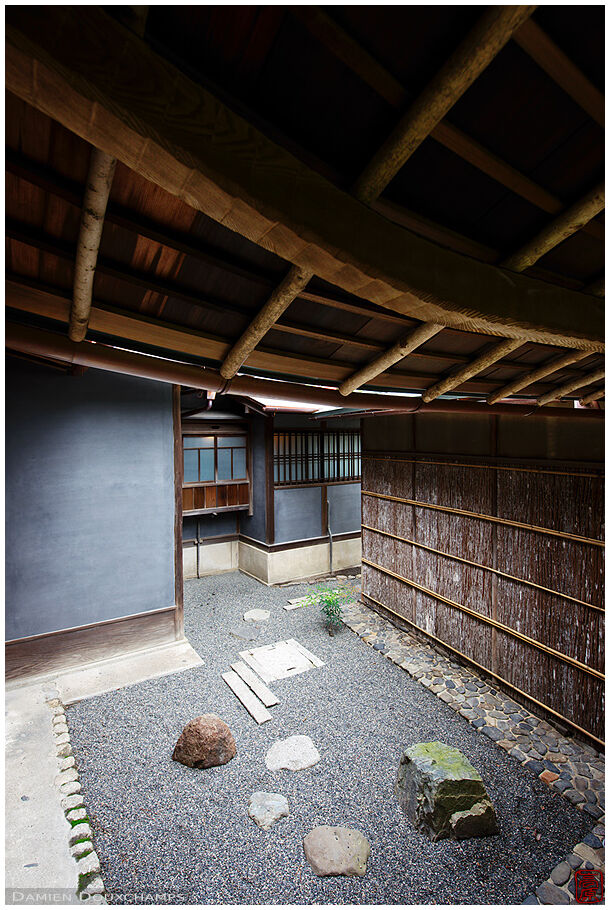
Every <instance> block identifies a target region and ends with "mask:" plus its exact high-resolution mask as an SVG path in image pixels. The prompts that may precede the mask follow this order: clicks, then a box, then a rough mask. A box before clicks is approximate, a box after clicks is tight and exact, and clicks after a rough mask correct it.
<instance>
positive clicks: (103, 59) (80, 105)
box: [6, 6, 604, 351]
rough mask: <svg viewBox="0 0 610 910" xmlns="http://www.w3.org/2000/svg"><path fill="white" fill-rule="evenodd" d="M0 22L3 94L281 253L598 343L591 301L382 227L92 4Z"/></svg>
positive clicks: (526, 330) (546, 334)
mask: <svg viewBox="0 0 610 910" xmlns="http://www.w3.org/2000/svg"><path fill="white" fill-rule="evenodd" d="M6 19H7V28H6V37H7V49H6V87H7V89H8V90H9V91H11V92H13V93H14V94H16V95H17V96H18V97H20V98H22V99H23V100H24V101H26V102H27V103H28V104H31V105H32V106H34V107H35V108H37V109H39V110H42V111H44V112H45V113H46V114H48V115H49V116H51V117H52V118H54V119H55V120H57V121H59V122H60V123H62V124H63V125H64V126H65V127H67V128H68V129H70V130H72V131H73V132H75V133H76V134H77V135H79V136H81V137H82V138H84V139H86V140H87V141H89V142H91V143H92V144H93V145H95V146H97V147H98V148H102V149H103V150H104V151H106V152H107V153H108V154H112V155H114V157H117V158H118V159H119V160H121V161H122V162H124V163H125V164H126V165H127V166H128V167H130V168H132V169H133V170H134V171H136V172H137V173H139V174H142V175H143V176H144V177H146V178H147V179H148V180H151V181H153V182H155V183H157V184H158V185H159V186H162V187H163V188H164V189H165V190H166V191H167V192H169V193H172V194H173V195H175V196H178V197H180V198H181V199H183V200H184V201H185V202H186V203H187V204H189V205H191V206H193V207H195V208H197V209H199V210H200V211H203V212H204V213H205V214H206V215H208V216H209V217H210V218H213V219H214V220H216V221H219V222H221V223H223V224H224V225H225V226H227V227H229V228H231V229H232V230H234V231H236V232H238V233H241V234H243V235H244V236H245V237H247V238H248V239H249V240H251V241H253V242H255V243H258V244H260V245H261V246H262V247H264V248H265V249H269V250H272V251H273V252H274V253H276V254H278V255H280V256H282V257H284V259H286V260H287V261H288V262H292V263H294V264H295V265H298V266H299V267H301V268H303V269H310V270H312V271H313V272H315V274H316V275H318V276H320V277H321V278H323V279H324V280H325V281H327V282H329V283H331V284H334V285H337V286H338V287H341V288H343V289H344V290H346V291H348V292H350V293H353V294H356V295H358V296H360V297H363V298H365V299H368V300H371V301H372V302H374V303H376V304H378V305H379V306H382V307H385V308H386V309H387V310H389V311H393V312H394V313H400V314H403V315H406V316H409V317H410V318H414V319H418V320H419V321H421V322H436V323H438V324H440V325H446V326H452V327H455V328H458V329H462V330H465V331H475V332H481V333H485V334H488V335H496V336H500V337H511V338H523V340H524V341H525V340H528V341H535V342H539V343H542V344H552V345H557V346H559V347H561V346H564V347H570V348H576V349H582V350H588V351H602V350H603V344H604V314H603V305H602V303H601V301H598V300H596V299H595V298H594V297H592V296H590V295H585V294H581V293H578V292H575V291H571V290H567V289H564V288H558V287H555V286H551V285H548V284H546V283H544V282H542V281H539V280H536V279H533V278H530V277H526V276H523V275H516V274H515V273H510V274H509V273H507V272H506V271H503V270H502V269H499V268H497V267H496V266H494V265H489V264H486V263H480V262H476V261H474V260H473V259H471V258H469V257H467V256H462V255H460V254H457V253H454V252H451V251H450V250H446V249H444V248H442V247H441V246H440V245H437V244H435V243H433V242H431V241H429V240H426V239H424V238H421V237H418V236H416V235H415V234H414V233H412V232H411V231H409V230H407V229H405V228H404V227H401V226H399V225H396V224H393V223H391V222H389V221H388V220H387V219H385V218H383V217H382V216H381V215H379V214H378V213H376V212H374V211H372V210H371V209H370V208H369V207H368V206H365V205H362V204H361V203H359V202H358V201H357V200H355V199H354V198H353V197H352V196H351V195H350V194H349V193H346V192H344V191H342V190H340V189H338V188H337V187H335V186H333V185H332V184H330V183H329V182H328V181H327V180H325V179H324V178H323V177H321V176H320V175H319V174H317V173H315V172H314V171H312V170H311V169H309V168H308V167H307V166H306V165H304V164H303V163H302V162H300V161H298V160H297V159H296V158H294V157H293V156H292V155H290V154H289V153H288V152H286V151H285V150H284V149H282V148H280V147H279V146H277V145H275V144H274V143H273V142H271V141H270V140H268V139H267V138H266V137H265V136H264V135H263V134H262V133H261V132H260V131H258V130H257V129H255V128H254V127H253V126H252V125H250V124H249V123H247V122H246V121H245V120H244V119H243V118H242V117H240V116H238V115H236V114H235V113H234V112H233V111H232V110H231V109H230V108H228V107H227V106H226V105H225V104H223V103H222V102H221V101H220V100H219V99H217V98H216V97H214V96H213V95H212V94H211V93H210V92H209V91H207V90H206V89H204V88H202V87H201V86H200V85H197V84H195V83H194V82H192V81H191V80H190V79H188V78H187V77H186V76H185V75H184V74H183V73H181V72H179V71H178V70H177V69H176V68H175V67H173V66H172V65H171V64H170V63H168V62H167V61H165V60H164V59H162V58H161V57H160V56H159V55H158V54H156V53H155V52H154V51H153V50H152V49H151V48H149V47H148V46H147V45H146V44H145V43H144V42H143V41H141V40H140V39H139V38H137V36H135V35H133V34H132V33H131V32H129V31H128V30H127V29H125V28H123V27H121V26H120V25H119V24H118V23H117V22H115V21H113V20H112V18H111V17H110V16H108V15H107V14H106V13H104V12H103V11H102V10H101V9H99V8H96V7H82V8H79V13H78V16H75V15H74V11H73V8H69V7H61V6H54V7H53V6H47V7H40V8H37V14H36V16H31V15H30V14H29V11H28V9H27V8H23V7H19V6H12V7H7V15H6ZM532 299H535V301H536V306H535V307H533V306H532V304H531V301H532ZM575 314H578V315H577V318H576V317H575Z"/></svg>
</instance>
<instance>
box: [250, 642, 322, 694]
mask: <svg viewBox="0 0 610 910" xmlns="http://www.w3.org/2000/svg"><path fill="white" fill-rule="evenodd" d="M239 656H240V657H241V658H242V660H244V661H245V662H246V663H247V664H248V665H249V666H250V667H252V669H253V670H254V672H255V673H258V675H259V676H260V678H261V679H262V680H263V681H264V682H266V683H269V682H274V681H275V680H276V679H287V678H288V677H289V676H295V675H296V674H298V673H305V672H306V671H307V670H311V669H312V668H313V667H323V666H324V663H323V661H321V660H320V659H319V658H318V657H316V655H315V654H312V653H311V651H308V650H307V648H305V647H303V645H302V644H300V643H299V642H298V641H296V639H294V638H289V639H288V640H287V641H276V642H275V643H274V644H272V645H263V647H261V648H253V649H251V650H249V651H240V652H239Z"/></svg>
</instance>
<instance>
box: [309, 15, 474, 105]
mask: <svg viewBox="0 0 610 910" xmlns="http://www.w3.org/2000/svg"><path fill="white" fill-rule="evenodd" d="M325 11H326V12H327V13H328V14H329V15H330V16H332V18H333V19H334V20H335V21H337V22H338V23H340V24H341V25H342V26H343V27H344V28H345V30H346V31H347V32H348V33H349V34H351V36H352V37H353V38H355V39H356V40H357V41H358V43H359V44H361V45H362V46H363V47H364V48H366V50H367V51H368V52H369V53H370V54H371V55H372V56H373V57H375V58H376V59H377V60H379V62H380V63H383V65H384V66H385V68H386V69H387V70H389V71H390V72H391V73H392V74H393V75H394V76H395V77H396V78H397V79H398V81H399V82H402V84H403V85H404V87H405V89H408V91H409V92H410V94H411V95H412V96H413V95H415V94H416V93H419V92H420V91H421V90H422V89H423V88H424V87H425V86H426V85H427V84H428V82H429V81H430V80H431V79H432V77H433V76H434V75H435V73H436V72H437V71H438V70H439V69H440V67H441V66H442V64H443V63H444V61H445V60H446V59H447V57H448V56H449V55H450V54H451V53H452V52H453V50H455V48H456V47H457V45H458V44H459V43H460V41H461V40H462V39H463V38H464V37H465V36H466V35H467V33H468V31H469V30H470V29H471V28H472V26H473V25H474V23H475V22H476V21H477V19H478V18H479V17H480V15H481V13H482V8H481V7H473V6H459V5H455V6H447V5H443V6H436V5H432V4H428V5H427V6H422V5H419V6H410V5H406V4H405V5H399V6H385V5H380V6H371V5H362V6H356V5H349V6H334V7H329V8H326V10H325Z"/></svg>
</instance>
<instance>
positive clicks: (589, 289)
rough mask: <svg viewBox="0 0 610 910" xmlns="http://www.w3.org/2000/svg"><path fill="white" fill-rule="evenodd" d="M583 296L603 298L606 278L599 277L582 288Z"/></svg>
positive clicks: (603, 276)
mask: <svg viewBox="0 0 610 910" xmlns="http://www.w3.org/2000/svg"><path fill="white" fill-rule="evenodd" d="M583 292H584V293H585V294H593V295H594V296H595V297H604V296H605V294H606V276H605V275H601V276H600V277H599V278H596V279H595V281H592V282H591V283H590V284H588V285H587V286H586V287H584V288H583Z"/></svg>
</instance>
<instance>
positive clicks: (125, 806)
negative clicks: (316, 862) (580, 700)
mask: <svg viewBox="0 0 610 910" xmlns="http://www.w3.org/2000/svg"><path fill="white" fill-rule="evenodd" d="M311 592H312V588H311V587H310V586H308V585H295V586H294V587H291V588H287V587H284V588H281V589H278V588H266V587H265V586H264V585H262V584H259V583H258V582H257V581H255V580H253V579H251V578H249V577H248V576H246V575H243V574H241V573H231V574H227V575H220V576H215V577H212V578H206V579H193V580H191V581H187V582H186V583H185V625H186V635H187V637H188V639H189V641H190V642H191V644H192V645H193V647H194V648H195V649H196V650H197V651H198V652H199V654H200V655H201V656H202V658H203V660H204V664H203V666H202V667H198V668H195V669H192V670H187V671H185V672H182V673H175V674H173V675H172V676H166V677H163V678H161V679H153V680H150V681H148V682H145V683H141V684H139V685H135V686H129V687H127V688H124V689H121V690H119V691H116V692H112V693H109V694H107V695H103V696H99V697H97V698H92V699H89V700H87V701H83V702H81V703H79V704H77V705H75V706H73V707H71V708H70V709H69V710H68V722H69V726H70V731H71V735H72V746H73V749H74V753H75V757H76V764H77V767H78V769H79V772H80V780H81V783H82V790H83V795H84V798H85V803H86V805H87V807H88V809H89V813H90V817H91V823H92V827H93V830H94V832H95V845H96V849H97V852H98V854H99V857H100V861H101V864H102V874H103V876H104V880H105V882H106V888H107V890H108V892H109V899H110V901H111V902H114V903H157V904H163V903H177V904H182V903H200V904H211V903H221V904H222V903H230V904H263V903H264V904H267V903H270V904H273V903H276V904H283V903H291V904H311V903H322V904H326V903H333V904H347V903H351V904H395V903H399V904H429V903H433V904H444V903H446V904H463V903H467V904H494V903H498V904H506V903H508V904H510V903H522V901H523V899H524V897H525V896H526V894H527V893H528V892H531V891H532V888H533V886H534V887H535V886H536V885H537V884H539V883H540V882H542V881H544V879H546V878H547V877H548V876H549V874H550V872H551V870H552V869H553V868H554V866H555V865H556V864H557V863H558V862H559V861H560V860H561V859H563V858H564V857H565V856H566V854H568V853H570V851H571V849H572V847H573V845H574V844H575V843H577V842H578V841H579V840H581V839H582V837H583V835H585V834H586V833H587V832H588V831H589V830H590V829H591V827H592V825H591V822H590V821H587V819H586V817H585V816H584V815H583V813H582V812H579V811H578V810H577V809H575V808H574V807H572V806H571V805H570V804H569V803H567V801H566V800H564V799H563V798H562V797H561V796H560V795H559V794H557V793H554V792H553V791H552V790H551V789H550V788H549V787H548V786H547V785H546V784H544V783H543V782H542V781H539V780H538V779H536V778H534V777H533V776H532V775H531V773H530V772H528V771H527V770H525V769H524V768H522V767H521V766H520V765H519V764H518V762H516V761H515V760H514V759H512V758H511V757H510V756H508V755H506V754H505V753H504V752H503V751H502V750H501V749H500V748H498V747H497V746H496V745H495V744H494V743H493V742H492V741H491V740H489V739H488V738H487V737H486V736H482V735H481V734H479V733H477V732H476V731H475V729H474V728H473V727H472V726H471V725H470V724H469V723H468V722H467V721H466V720H465V719H463V718H461V717H460V716H459V715H457V714H456V713H455V712H454V711H452V710H451V709H450V708H449V707H448V706H447V705H445V704H443V703H442V702H441V701H439V700H438V699H437V698H435V696H434V695H433V694H432V693H430V692H428V691H427V690H426V689H424V688H423V687H422V686H420V685H419V684H418V683H417V682H416V681H415V680H413V679H411V677H410V676H409V675H408V674H407V673H406V672H404V670H402V669H400V668H399V667H397V666H395V665H394V664H392V663H391V662H390V661H389V660H387V659H386V658H384V657H383V656H382V655H380V654H379V653H378V652H377V651H374V650H373V649H372V648H370V647H368V646H367V645H366V644H365V643H364V642H362V641H361V640H360V639H359V638H358V637H357V636H356V635H354V634H353V633H352V632H350V631H349V630H348V629H346V628H344V629H342V631H341V632H340V633H338V634H337V635H335V636H334V637H332V638H331V637H329V635H328V633H327V632H326V631H325V629H324V626H323V622H322V619H321V615H320V612H319V610H318V608H317V607H305V608H301V609H298V610H294V611H292V612H287V611H285V610H283V609H282V605H283V604H285V603H286V602H287V598H288V597H293V596H294V597H298V596H300V595H302V594H308V593H311ZM253 607H259V608H263V609H268V610H271V617H270V619H269V620H268V621H267V622H266V623H263V624H260V626H259V628H258V638H257V640H256V641H255V642H253V643H248V642H245V641H242V640H240V639H239V638H237V637H236V636H235V634H234V633H235V632H237V631H238V630H242V631H243V632H244V633H245V634H248V631H251V630H252V627H251V626H247V625H246V624H245V623H243V622H242V621H241V616H242V614H243V613H244V612H245V611H246V610H248V609H251V608H253ZM286 638H296V639H297V640H298V641H299V642H301V643H302V644H303V645H304V646H305V647H306V648H308V649H309V650H311V651H313V653H314V654H316V655H317V656H318V657H320V658H321V659H322V660H323V661H324V662H325V666H324V667H321V668H318V669H313V670H310V671H308V672H306V673H303V674H301V675H298V676H295V677H292V678H290V679H285V680H278V681H276V682H273V683H271V684H270V687H271V688H272V690H273V691H274V692H275V693H276V694H277V695H278V697H279V698H280V703H279V704H278V705H277V706H275V707H273V708H271V713H272V715H273V720H271V721H269V722H268V723H266V724H263V725H262V726H260V727H259V726H257V724H256V723H255V722H254V720H252V718H251V717H250V716H249V715H248V714H247V713H246V711H245V709H244V708H243V707H242V706H241V704H240V703H239V702H238V701H237V699H236V697H235V696H234V695H233V693H232V692H231V691H230V689H229V688H228V686H227V685H226V683H225V682H224V681H223V680H222V678H221V676H220V674H221V672H224V671H225V670H228V669H229V666H230V663H231V662H233V661H235V660H236V659H238V654H239V651H240V650H243V649H245V648H248V647H255V646H258V645H263V644H271V643H272V642H275V641H279V640H283V639H286ZM207 712H214V713H217V714H219V715H220V716H221V717H222V718H223V720H225V721H226V722H227V723H228V724H229V726H230V727H231V729H232V731H233V734H234V736H235V740H236V743H237V756H236V758H234V759H233V760H232V761H231V762H230V763H229V764H228V765H225V766H224V767H221V768H211V769H209V770H206V771H198V770H193V769H189V768H186V767H184V766H182V765H180V764H178V763H176V762H173V761H172V760H171V754H172V750H173V747H174V744H175V742H176V740H177V738H178V736H179V734H180V732H181V731H182V728H183V727H184V725H185V724H186V723H187V722H188V721H189V720H191V719H192V718H193V717H195V716H197V715H199V714H204V713H207ZM296 733H302V734H307V735H309V736H311V738H312V739H313V741H314V743H315V744H316V746H317V747H318V749H319V751H320V753H321V756H322V760H321V761H320V762H319V763H318V764H317V765H316V766H314V767H313V768H311V769H308V770H306V771H300V772H290V771H279V772H270V771H268V770H267V768H266V766H265V754H266V752H267V749H268V748H269V746H270V745H271V744H272V743H273V742H275V741H276V740H277V739H280V738H284V737H286V736H290V735H293V734H296ZM437 739H438V740H442V741H444V742H446V743H449V744H451V745H453V746H457V747H458V748H459V749H461V750H462V751H463V752H464V753H465V754H466V756H467V757H468V758H469V760H470V761H471V762H472V763H473V764H474V766H475V767H476V768H477V769H478V770H479V771H480V773H481V775H482V776H483V780H484V781H485V784H486V786H487V788H488V792H489V794H490V796H491V798H492V800H493V801H494V804H495V807H496V811H497V814H498V821H499V826H500V834H499V835H497V836H495V837H491V838H485V839H472V840H468V841H461V842H453V841H447V840H445V841H440V842H439V843H436V844H432V843H430V842H429V841H428V840H427V839H426V838H425V837H423V836H422V835H420V834H419V833H417V831H415V830H414V829H413V828H412V826H411V825H410V823H409V821H408V820H407V818H406V817H405V816H404V814H403V813H402V811H401V810H400V809H399V807H398V805H397V802H396V798H395V796H394V793H393V783H394V776H395V773H396V769H397V767H398V761H399V758H400V755H401V752H402V751H403V749H404V748H406V747H407V746H409V745H411V744H413V743H415V742H420V741H430V740H437ZM256 790H268V791H276V792H280V793H283V794H284V795H285V796H286V797H287V798H288V801H289V804H290V816H289V817H288V818H286V819H283V820H281V821H280V822H278V823H277V824H276V825H275V826H274V827H273V828H272V829H271V830H270V831H263V830H261V829H259V828H258V827H256V825H255V824H254V823H253V822H252V821H251V820H250V819H249V818H248V816H247V812H246V809H247V803H248V798H249V797H250V795H251V794H252V793H253V792H254V791H256ZM321 824H330V825H347V826H350V827H355V828H357V829H358V830H360V831H361V832H362V833H363V834H364V835H365V836H366V837H367V838H368V839H369V841H370V843H371V857H370V860H369V865H368V871H367V873H366V875H365V876H364V878H361V879H356V878H349V879H348V878H317V877H316V876H315V875H314V874H313V872H312V871H311V869H310V868H309V866H308V864H307V863H306V861H305V857H304V853H303V847H302V842H303V837H304V836H305V835H306V834H307V833H308V832H309V831H310V830H311V829H312V828H313V827H315V826H316V825H321Z"/></svg>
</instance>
